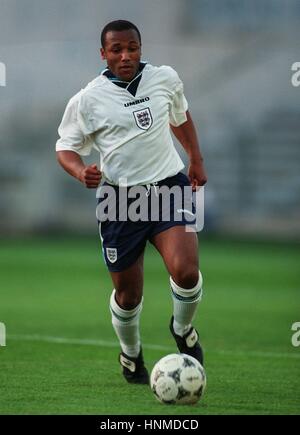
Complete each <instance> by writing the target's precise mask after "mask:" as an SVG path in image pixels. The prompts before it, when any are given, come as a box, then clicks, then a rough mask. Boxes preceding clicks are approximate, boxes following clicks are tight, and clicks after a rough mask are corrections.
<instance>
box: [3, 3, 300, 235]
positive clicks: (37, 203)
mask: <svg viewBox="0 0 300 435" xmlns="http://www.w3.org/2000/svg"><path fill="white" fill-rule="evenodd" d="M41 3H43V4H41ZM0 8H1V15H0V62H4V63H5V65H6V68H7V86H6V87H1V88H0V130H1V138H0V147H1V159H0V181H1V191H0V216H1V219H0V234H2V235H5V234H19V233H33V232H47V231H48V232H49V231H51V232H56V231H57V232H60V233H61V232H64V231H70V232H72V233H74V232H78V233H93V232H95V230H96V221H95V211H94V209H95V200H94V196H95V192H90V191H87V190H85V189H84V188H83V187H82V186H81V185H79V183H78V182H76V181H75V180H73V179H72V178H71V177H69V176H68V175H67V174H65V173H64V172H63V170H62V169H60V168H59V167H58V165H57V163H56V160H55V152H54V145H55V142H56V140H57V127H58V125H59V122H60V119H61V117H62V114H63V111H64V108H65V105H66V103H67V101H68V99H69V98H70V97H71V96H72V95H74V94H75V93H76V92H77V91H78V90H79V89H81V88H82V87H84V86H85V84H86V83H87V82H88V81H90V80H91V79H93V78H94V76H96V75H97V74H98V73H99V71H100V70H101V69H103V67H104V66H105V65H104V64H103V63H102V62H101V61H100V60H99V55H98V46H99V35H100V29H101V28H102V27H103V25H105V24H106V22H107V21H110V20H112V19H117V18H125V19H130V20H131V21H133V22H135V23H136V24H137V25H138V26H139V27H140V28H141V31H142V37H143V53H144V59H146V60H149V61H150V62H151V63H153V64H170V65H172V66H173V67H174V68H175V69H176V70H177V71H178V73H179V74H180V76H181V77H182V79H183V81H184V84H185V92H186V96H187V98H188V100H189V103H190V109H191V113H192V115H193V117H194V119H195V121H196V124H197V126H198V130H199V134H200V138H201V146H202V149H203V152H204V156H205V160H206V166H207V170H208V176H209V184H208V185H207V188H206V223H205V230H206V231H211V232H214V231H217V232H223V233H226V234H238V235H245V234H250V235H260V236H265V235H269V236H271V237H275V236H278V237H287V238H293V239H295V238H298V239H299V238H300V203H299V198H300V171H299V162H300V143H299V142H300V122H299V115H300V108H299V97H300V87H299V88H294V87H293V86H292V84H291V75H292V72H291V65H292V64H293V63H294V62H296V61H300V54H299V48H298V38H297V33H298V29H299V24H300V23H299V21H300V2H299V1H297V0H293V1H292V0H288V1H285V2H282V1H280V0H260V1H259V0H252V1H245V0H222V1H219V0H210V1H205V0H203V1H201V0H199V1H198V0H189V1H181V0H165V1H163V2H161V1H158V0H154V1H153V2H140V1H137V0H132V1H128V2H127V1H124V2H122V3H120V2H118V1H117V0H111V1H106V0H105V1H104V0H102V1H96V0H87V1H86V2H84V3H83V2H80V1H77V0H72V1H71V0H64V1H62V2H61V1H58V0H52V1H50V0H49V1H44V2H38V1H37V0H26V2H20V1H17V0H10V1H8V0H0ZM170 11H171V13H170ZM181 154H182V155H183V157H184V158H185V156H184V154H183V153H182V152H181ZM97 159H98V156H97V154H94V155H93V156H91V158H89V159H88V161H97Z"/></svg>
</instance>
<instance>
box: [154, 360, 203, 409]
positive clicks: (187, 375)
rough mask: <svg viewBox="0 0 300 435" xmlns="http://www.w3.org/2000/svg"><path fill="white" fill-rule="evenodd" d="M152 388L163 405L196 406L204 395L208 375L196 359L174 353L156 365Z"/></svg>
mask: <svg viewBox="0 0 300 435" xmlns="http://www.w3.org/2000/svg"><path fill="white" fill-rule="evenodd" d="M150 386H151V389H152V391H153V393H154V395H155V397H156V398H157V399H158V400H159V401H160V402H162V403H167V404H194V403H196V402H198V400H199V399H200V398H201V397H202V395H203V393H204V390H205V387H206V375H205V371H204V368H203V367H202V365H201V364H200V363H199V361H197V360H196V359H195V358H193V357H191V356H189V355H186V354H184V353H174V354H170V355H167V356H165V357H163V358H161V359H160V360H159V361H158V362H157V363H156V364H155V366H154V367H153V370H152V372H151V377H150Z"/></svg>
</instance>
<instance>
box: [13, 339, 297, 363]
mask: <svg viewBox="0 0 300 435" xmlns="http://www.w3.org/2000/svg"><path fill="white" fill-rule="evenodd" d="M9 340H14V341H38V342H44V343H56V344H75V345H80V346H98V347H113V348H118V347H120V345H119V343H118V342H117V341H106V340H95V339H89V338H66V337H52V336H48V335H37V334H34V335H23V334H17V335H11V334H10V335H8V336H7V337H6V342H9ZM6 344H7V343H6ZM143 348H145V349H151V350H162V351H165V352H170V351H172V352H174V346H173V347H171V346H160V345H156V344H143ZM211 353H213V354H214V353H215V354H218V355H224V356H227V355H228V356H230V355H235V356H244V357H258V358H282V359H284V358H288V359H300V353H298V354H293V353H288V352H260V351H234V350H211Z"/></svg>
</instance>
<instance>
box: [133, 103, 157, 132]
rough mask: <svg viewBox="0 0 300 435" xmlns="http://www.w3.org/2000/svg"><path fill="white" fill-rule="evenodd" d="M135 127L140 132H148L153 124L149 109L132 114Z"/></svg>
mask: <svg viewBox="0 0 300 435" xmlns="http://www.w3.org/2000/svg"><path fill="white" fill-rule="evenodd" d="M133 114H134V119H135V122H136V125H137V126H138V127H139V128H141V129H142V130H148V129H149V128H150V127H151V125H152V124H153V119H152V115H151V111H150V109H149V107H146V109H142V110H136V111H135V112H133Z"/></svg>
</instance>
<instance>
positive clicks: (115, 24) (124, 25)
mask: <svg viewBox="0 0 300 435" xmlns="http://www.w3.org/2000/svg"><path fill="white" fill-rule="evenodd" d="M131 29H133V30H135V31H136V32H137V34H138V37H139V40H140V43H141V42H142V38H141V34H140V31H139V29H138V28H137V27H136V25H135V24H133V23H131V22H130V21H126V20H116V21H111V22H110V23H108V24H106V26H105V27H104V28H103V30H102V32H101V45H102V47H103V48H104V46H105V37H106V34H107V32H111V31H113V32H122V31H123V30H131Z"/></svg>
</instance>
